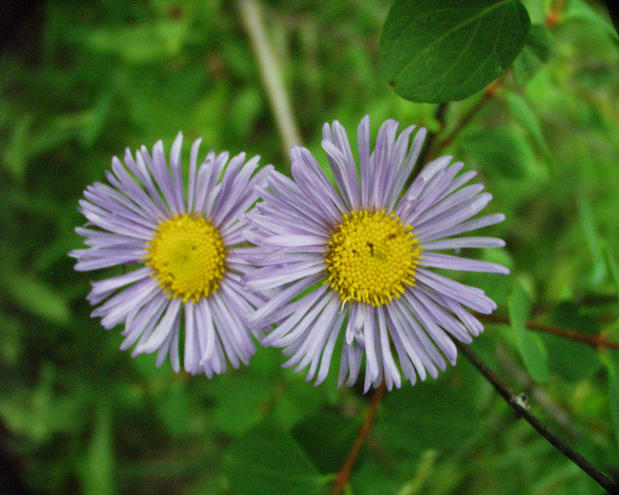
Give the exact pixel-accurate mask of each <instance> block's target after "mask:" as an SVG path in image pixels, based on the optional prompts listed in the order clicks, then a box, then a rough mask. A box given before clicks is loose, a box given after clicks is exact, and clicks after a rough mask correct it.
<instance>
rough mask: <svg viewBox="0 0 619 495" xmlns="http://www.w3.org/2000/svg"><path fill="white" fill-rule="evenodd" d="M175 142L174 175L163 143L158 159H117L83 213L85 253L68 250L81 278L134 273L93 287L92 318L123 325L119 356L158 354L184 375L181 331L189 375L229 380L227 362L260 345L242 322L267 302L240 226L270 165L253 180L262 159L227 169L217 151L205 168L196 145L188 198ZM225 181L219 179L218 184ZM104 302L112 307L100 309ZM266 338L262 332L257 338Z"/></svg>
mask: <svg viewBox="0 0 619 495" xmlns="http://www.w3.org/2000/svg"><path fill="white" fill-rule="evenodd" d="M182 140H183V136H182V134H181V133H179V134H178V136H177V138H176V140H175V141H174V144H173V145H172V151H171V153H170V167H168V164H167V162H166V156H165V154H164V150H163V144H162V142H161V141H159V142H157V143H156V144H155V146H154V147H153V152H152V156H151V155H150V154H149V152H148V150H147V149H146V148H145V147H144V146H142V148H141V149H140V150H139V151H138V152H137V153H136V156H135V159H134V157H133V156H132V155H131V152H130V150H128V149H127V150H126V152H125V166H123V164H122V163H121V162H120V160H119V159H118V158H116V157H114V158H113V160H112V171H111V172H110V171H107V172H106V177H107V180H108V182H109V185H108V184H102V183H95V184H93V185H92V186H88V187H87V188H86V191H84V198H85V199H82V200H81V201H80V208H79V210H80V212H81V213H82V214H83V215H84V216H85V217H86V218H87V220H88V223H87V224H86V226H85V227H78V228H77V229H76V231H77V233H78V234H80V235H82V236H84V238H85V240H84V242H85V244H86V245H87V246H88V248H86V249H78V250H75V251H71V252H70V253H69V255H70V256H72V257H74V258H77V260H78V261H77V263H76V265H75V269H76V270H80V271H81V270H96V269H100V268H107V267H112V266H130V267H131V268H132V269H130V270H129V271H127V272H126V273H124V274H122V275H118V276H115V277H111V278H107V279H105V280H102V281H99V282H94V283H93V284H92V286H93V289H92V291H91V292H90V294H89V295H88V301H89V302H90V303H91V304H93V305H96V304H99V303H102V304H100V305H99V306H98V307H97V308H96V309H95V310H94V311H93V312H92V316H96V317H101V318H102V320H101V324H102V325H103V326H104V327H105V328H106V329H109V328H112V327H114V326H116V325H119V324H124V331H123V335H124V336H125V340H124V342H123V343H122V345H121V349H123V350H124V349H127V348H129V347H131V346H132V345H134V344H135V347H134V349H133V356H135V355H137V354H141V353H152V352H155V351H158V356H157V365H158V366H160V365H161V364H162V363H163V362H164V361H165V359H166V356H167V355H168V354H169V355H170V360H171V363H172V367H173V368H174V369H175V370H176V371H178V370H179V369H180V362H179V352H178V346H179V342H178V340H179V331H180V329H181V327H183V328H184V336H185V350H184V367H185V370H186V371H187V372H189V373H192V374H197V373H205V374H206V375H207V376H208V377H209V378H210V377H211V376H212V375H213V374H219V373H223V372H224V371H225V370H226V366H227V364H226V363H227V362H229V363H230V364H231V365H232V366H233V367H234V368H237V367H238V366H239V365H240V363H241V362H243V363H245V364H247V363H248V361H249V358H250V357H251V356H252V354H253V353H254V352H255V345H254V342H253V340H252V337H251V333H250V331H249V330H248V326H247V323H246V321H245V319H244V317H243V315H246V314H248V313H249V312H251V311H252V310H254V309H255V308H256V307H258V306H260V305H261V304H262V303H263V299H262V298H261V297H260V296H257V295H255V294H252V293H250V292H248V291H246V290H245V289H244V288H243V286H242V282H241V278H242V277H243V276H244V275H245V274H246V272H247V271H248V269H249V268H250V267H249V266H248V265H247V263H246V262H245V261H244V260H243V258H242V251H243V250H244V249H246V248H244V247H240V245H241V244H243V243H244V238H243V235H242V230H243V228H244V223H243V221H241V220H240V219H239V218H240V216H241V214H242V213H244V212H245V211H246V210H247V209H248V208H250V207H251V206H252V205H253V203H254V202H255V200H256V199H257V193H256V192H255V191H256V186H258V185H261V184H264V183H265V181H266V178H267V176H268V175H269V174H270V173H271V171H272V166H270V165H269V166H267V167H265V168H263V169H262V170H261V171H259V172H258V173H256V174H254V172H255V171H256V169H257V167H258V160H259V157H258V156H256V157H254V158H252V159H250V160H249V161H247V162H246V163H245V153H241V154H240V155H237V156H235V157H233V158H232V159H231V160H230V161H229V162H228V153H227V152H224V153H220V154H218V155H216V154H215V152H214V151H210V152H209V153H208V154H207V156H206V159H205V160H204V162H203V163H202V164H201V165H200V166H199V167H198V166H197V164H198V151H199V147H200V141H201V140H200V139H198V140H197V141H195V142H194V143H193V146H192V148H191V159H190V166H189V173H188V180H187V190H186V191H185V186H184V180H183V174H182V170H181V145H182ZM220 177H221V179H220ZM103 301H105V302H103ZM256 333H257V335H258V336H259V337H260V336H261V333H260V330H257V331H256Z"/></svg>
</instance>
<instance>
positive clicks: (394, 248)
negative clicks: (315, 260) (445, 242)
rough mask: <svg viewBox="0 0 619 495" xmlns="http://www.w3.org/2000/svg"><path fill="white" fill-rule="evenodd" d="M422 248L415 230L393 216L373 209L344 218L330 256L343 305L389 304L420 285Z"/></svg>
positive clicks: (332, 278) (331, 277) (329, 264)
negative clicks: (419, 272)
mask: <svg viewBox="0 0 619 495" xmlns="http://www.w3.org/2000/svg"><path fill="white" fill-rule="evenodd" d="M420 259H421V246H420V244H419V241H418V240H417V238H416V237H415V236H414V235H413V232H412V227H410V226H409V225H404V224H403V223H402V221H401V220H400V219H399V218H398V217H397V216H396V215H395V214H394V213H393V212H392V213H389V214H386V213H385V211H384V210H380V211H371V210H368V209H364V210H359V211H353V212H351V213H348V214H346V215H344V217H343V219H342V222H341V223H340V225H339V226H338V227H337V228H336V229H335V230H334V231H333V232H332V234H331V240H330V241H329V245H328V251H327V254H326V257H325V260H326V262H327V271H328V272H329V278H328V281H327V282H328V283H329V284H330V285H331V287H333V288H334V289H335V290H336V291H337V292H338V293H339V294H340V298H341V299H342V302H343V303H346V302H349V301H355V302H364V303H368V304H371V305H373V306H380V305H383V304H387V303H388V302H389V301H391V300H392V299H393V298H394V297H395V298H398V297H400V295H402V294H403V293H404V290H405V289H406V286H412V285H414V284H415V271H416V268H417V263H418V262H419V260H420Z"/></svg>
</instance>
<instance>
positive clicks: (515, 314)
mask: <svg viewBox="0 0 619 495" xmlns="http://www.w3.org/2000/svg"><path fill="white" fill-rule="evenodd" d="M507 305H508V310H509V320H510V322H511V325H512V328H513V329H514V332H516V346H517V348H518V352H519V353H520V357H521V358H522V361H523V362H524V365H525V366H526V368H527V370H528V371H529V373H530V374H531V377H532V378H533V379H534V380H535V381H537V382H546V381H548V379H549V378H550V370H549V368H548V360H547V355H546V346H545V344H544V341H543V340H542V338H541V337H540V336H539V335H536V334H534V333H533V332H531V331H530V330H527V329H526V322H527V319H528V318H529V313H530V310H531V300H530V299H529V295H528V294H527V292H526V290H525V288H524V287H523V285H522V284H521V283H520V282H516V283H515V284H514V288H513V289H512V293H511V294H510V296H509V298H508V301H507Z"/></svg>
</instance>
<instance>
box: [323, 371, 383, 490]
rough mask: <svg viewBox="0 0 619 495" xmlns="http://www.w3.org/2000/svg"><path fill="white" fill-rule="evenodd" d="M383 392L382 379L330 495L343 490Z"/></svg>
mask: <svg viewBox="0 0 619 495" xmlns="http://www.w3.org/2000/svg"><path fill="white" fill-rule="evenodd" d="M384 394H385V382H384V381H383V382H382V383H381V384H380V385H379V387H378V388H377V389H376V390H375V391H374V395H372V400H371V401H370V405H369V407H368V412H367V414H366V416H365V420H364V421H363V424H362V425H361V428H360V429H359V433H358V434H357V438H355V443H353V445H352V447H351V448H350V452H349V453H348V457H347V458H346V461H345V462H344V465H343V466H342V469H340V472H339V473H337V477H336V478H335V485H334V486H333V490H332V491H331V495H339V494H340V493H342V490H344V487H345V486H346V484H347V483H348V478H350V473H351V471H352V468H353V466H354V465H355V461H356V460H357V456H358V455H359V452H360V451H361V446H362V445H363V442H365V439H366V438H367V436H368V433H369V432H370V427H371V426H372V421H374V417H375V416H376V410H377V409H378V405H379V404H380V401H381V400H382V398H383V395H384Z"/></svg>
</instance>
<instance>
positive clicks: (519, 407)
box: [456, 343, 619, 493]
mask: <svg viewBox="0 0 619 495" xmlns="http://www.w3.org/2000/svg"><path fill="white" fill-rule="evenodd" d="M456 345H457V346H458V349H460V352H462V354H464V355H465V356H466V357H467V358H468V359H469V361H471V363H473V365H474V366H475V367H476V368H477V369H478V370H479V371H480V372H481V374H482V375H484V377H485V378H486V379H487V380H488V381H489V382H490V383H491V384H492V386H493V387H494V389H495V390H496V391H497V392H498V393H499V395H500V396H501V397H503V398H504V399H505V401H506V402H507V404H508V405H509V406H510V407H511V408H512V409H513V410H514V412H515V413H516V416H517V417H521V418H524V419H525V420H526V421H527V422H528V423H529V424H530V425H531V426H532V427H533V428H535V430H536V431H537V432H538V433H539V434H540V435H542V436H543V437H544V438H545V439H546V440H548V442H550V443H551V444H552V445H553V446H554V447H555V448H556V449H557V450H559V452H561V453H562V454H563V455H565V456H566V457H567V458H568V459H570V460H571V461H572V462H573V463H574V464H576V465H577V466H578V467H579V468H580V469H582V470H583V471H584V472H585V473H587V474H588V475H589V476H590V477H591V478H593V479H594V480H595V481H596V482H597V483H599V484H600V485H601V486H602V487H603V488H604V489H605V490H607V491H608V493H619V485H618V484H617V483H615V482H613V481H612V480H611V479H610V478H609V477H608V476H607V475H606V474H604V473H603V472H602V471H600V470H599V469H598V468H596V467H595V466H594V465H593V464H591V463H590V462H589V461H588V460H587V459H585V458H584V457H583V456H582V455H581V454H580V453H579V452H577V451H576V450H574V449H572V448H571V447H570V446H569V445H567V444H566V443H565V442H563V441H562V440H561V439H559V438H557V437H556V436H555V435H554V434H553V433H552V432H551V431H550V430H549V429H548V428H547V427H546V425H544V423H542V422H541V421H540V420H539V418H537V416H535V415H534V414H533V413H531V412H530V411H529V408H528V406H527V403H526V398H525V397H523V396H522V395H517V394H515V393H514V392H513V391H512V390H511V389H510V388H509V387H508V386H507V385H506V384H505V383H504V382H503V381H502V380H501V379H500V378H499V377H498V376H497V375H495V374H494V372H493V371H492V370H491V369H490V368H489V367H488V366H487V365H486V363H484V362H483V361H482V360H481V359H480V358H479V357H478V356H477V354H475V353H474V352H473V351H472V350H471V348H470V347H469V346H468V345H465V344H460V343H456Z"/></svg>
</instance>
